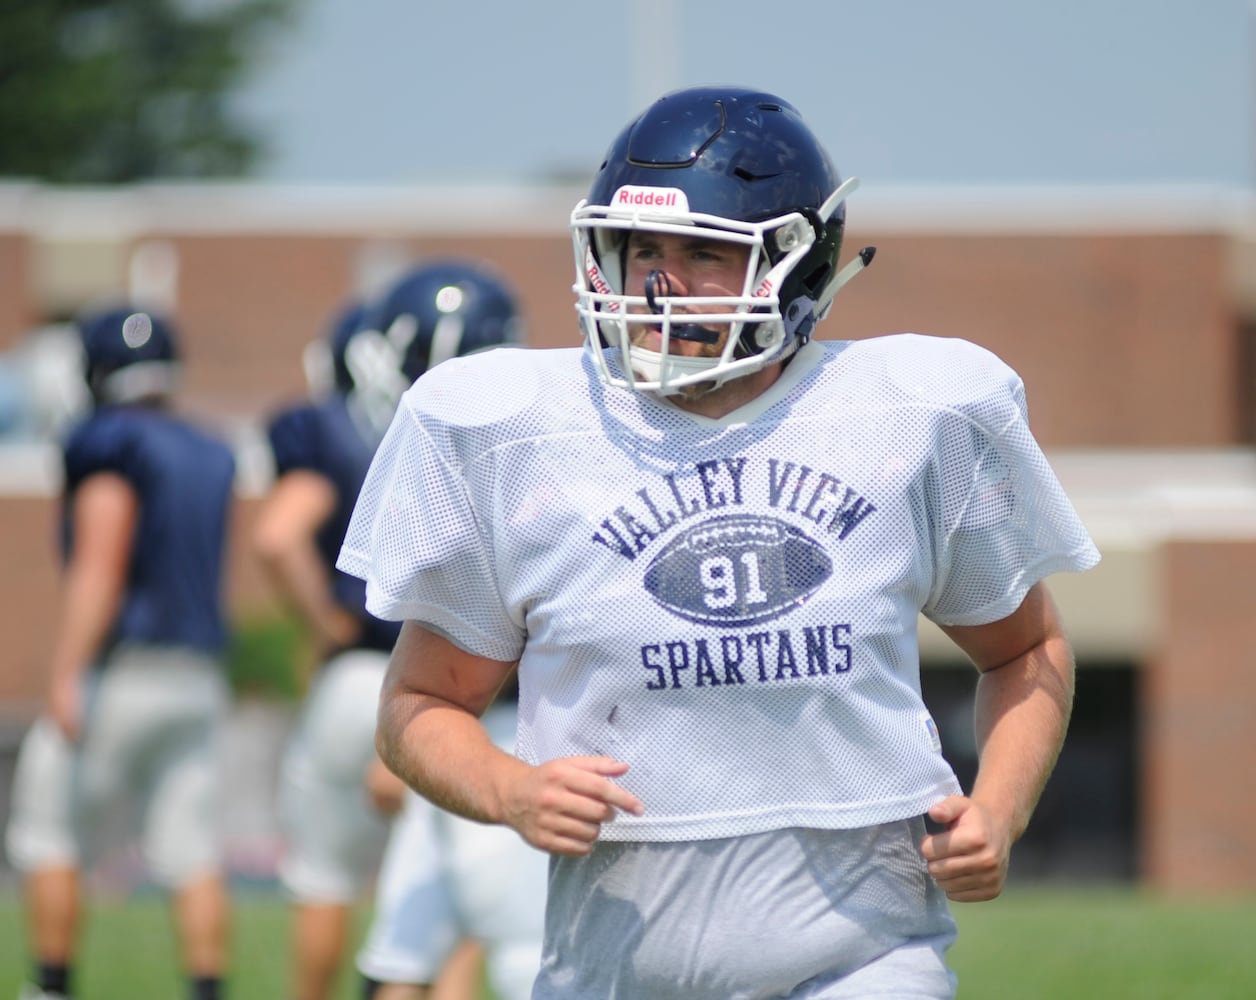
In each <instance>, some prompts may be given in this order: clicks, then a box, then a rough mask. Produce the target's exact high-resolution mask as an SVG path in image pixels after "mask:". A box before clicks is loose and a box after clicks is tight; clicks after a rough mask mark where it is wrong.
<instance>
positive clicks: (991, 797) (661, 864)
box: [340, 87, 1098, 1000]
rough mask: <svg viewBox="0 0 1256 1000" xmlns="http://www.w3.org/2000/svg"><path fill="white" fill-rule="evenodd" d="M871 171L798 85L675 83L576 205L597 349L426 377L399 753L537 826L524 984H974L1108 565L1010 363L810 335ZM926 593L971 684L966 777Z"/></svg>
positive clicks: (418, 411) (497, 360) (391, 590)
mask: <svg viewBox="0 0 1256 1000" xmlns="http://www.w3.org/2000/svg"><path fill="white" fill-rule="evenodd" d="M853 188H854V182H853V181H852V180H848V181H846V182H845V183H843V182H842V181H841V179H840V178H839V176H838V173H837V171H836V170H835V169H834V166H833V164H832V161H831V159H830V157H829V155H828V153H827V152H826V151H825V150H824V148H823V147H822V146H821V144H820V142H819V141H818V139H817V138H816V136H815V135H814V133H813V132H812V131H811V130H810V128H809V127H808V126H807V125H806V123H805V122H804V120H803V118H802V117H801V116H800V114H799V112H798V111H797V110H796V109H795V108H794V107H793V105H791V104H790V103H789V102H787V101H785V100H783V99H781V98H780V97H778V96H775V95H773V94H768V93H764V92H761V91H756V90H753V89H742V88H736V87H699V88H691V89H686V90H681V91H677V92H674V93H670V94H668V95H665V96H664V97H662V98H660V99H659V100H658V101H657V102H655V103H654V104H653V105H651V106H650V107H649V108H647V109H646V110H645V111H644V112H643V113H642V114H640V115H639V116H638V117H636V118H635V119H634V120H633V121H631V122H630V123H629V124H628V125H627V126H626V127H625V128H624V129H623V130H622V131H621V132H620V133H619V135H618V136H617V137H616V138H615V139H614V140H613V142H612V143H611V145H610V148H609V150H608V151H607V153H606V155H605V157H604V158H603V160H602V162H601V166H600V167H599V168H598V169H597V170H596V173H595V177H594V180H593V183H592V187H591V190H590V192H589V195H588V197H587V199H585V200H583V201H582V202H581V203H580V204H579V205H578V206H577V207H576V208H575V210H574V212H573V213H572V216H571V229H572V235H573V246H574V251H575V262H576V275H577V280H576V296H577V312H578V314H579V317H580V321H581V325H582V328H583V331H584V339H585V348H584V351H583V352H581V351H579V350H577V349H574V348H573V349H566V350H562V349H560V350H553V351H537V352H524V351H498V352H494V353H492V354H488V355H485V356H483V357H473V358H465V359H461V360H459V361H457V362H452V363H450V364H449V365H445V366H441V367H440V368H437V369H436V370H435V371H432V372H429V373H428V374H427V375H426V376H424V377H423V378H421V379H420V380H419V381H418V382H417V384H416V385H415V386H414V387H413V388H412V389H411V390H409V391H408V392H407V394H406V395H405V397H404V398H403V400H402V403H401V405H400V407H399V408H398V411H397V414H396V416H395V417H394V420H393V424H392V427H391V428H390V430H389V432H388V434H387V435H386V436H385V438H384V441H383V442H382V444H381V446H380V449H379V451H378V452H377V453H376V457H375V460H374V463H373V464H372V467H371V471H370V473H369V474H368V476H367V479H366V482H365V484H364V486H363V490H362V494H361V498H360V500H359V504H358V507H357V509H356V511H355V512H354V516H353V519H352V521H351V523H350V526H349V533H348V535H347V537H346V540H345V544H344V547H343V548H342V550H341V556H340V566H341V567H342V568H343V569H345V570H346V571H348V572H351V573H354V574H357V575H360V576H362V577H363V578H364V579H366V580H367V589H368V594H369V607H370V608H371V610H372V611H373V612H374V613H376V614H378V615H380V616H382V617H386V618H392V619H397V620H401V621H403V622H404V625H403V627H402V631H401V634H400V636H399V638H398V641H397V647H396V649H395V651H394V653H393V656H392V659H391V663H390V667H389V672H388V675H387V677H386V678H385V681H384V690H383V695H382V700H381V711H380V734H379V745H380V748H381V753H382V755H383V757H384V760H385V761H386V762H387V763H388V765H389V766H390V767H391V768H392V770H393V771H394V772H396V773H397V774H399V775H400V776H402V777H403V778H404V779H405V780H406V782H407V783H408V784H409V785H411V786H412V787H415V788H417V789H419V790H420V791H421V792H422V793H423V794H424V795H426V796H428V797H429V798H430V799H431V800H432V801H434V802H436V803H438V804H440V805H441V806H443V807H445V808H446V809H449V810H452V811H455V812H458V813H460V814H462V815H464V816H467V817H469V818H472V819H475V820H479V821H481V822H486V823H501V824H505V825H507V826H509V827H511V828H513V829H514V830H516V831H517V832H518V833H519V834H520V836H522V837H523V838H524V839H525V840H527V842H528V843H530V844H533V845H534V846H536V847H538V848H541V849H543V850H545V851H548V852H549V853H550V855H551V861H550V875H549V895H548V904H547V909H546V927H545V943H544V955H543V959H542V963H541V970H540V973H539V975H538V977H537V981H536V985H535V990H534V993H533V997H534V998H535V1000H549V998H557V997H571V996H582V997H585V996H587V997H594V996H596V997H646V996H648V997H651V998H655V1000H668V998H675V1000H680V998H684V1000H728V998H730V997H750V996H785V995H789V996H794V997H804V996H805V997H817V998H818V997H821V996H823V997H865V996H872V995H890V994H893V995H894V996H912V997H919V998H926V997H927V998H938V1000H942V998H950V997H953V996H954V993H955V981H954V976H953V974H952V972H951V970H950V969H949V967H948V965H947V961H946V952H947V949H948V948H949V946H950V944H951V942H952V941H953V939H954V936H955V923H954V921H953V919H952V917H951V914H950V911H949V907H948V902H947V901H948V898H949V899H952V900H973V901H976V900H985V899H990V898H992V897H993V896H996V895H998V894H999V892H1000V891H1001V889H1002V887H1003V884H1004V879H1005V876H1006V872H1007V866H1008V858H1009V852H1010V850H1011V847H1012V844H1013V842H1014V841H1015V840H1016V839H1017V837H1018V836H1019V835H1020V834H1021V833H1022V832H1023V831H1024V829H1025V825H1026V824H1027V823H1028V822H1029V818H1030V814H1031V813H1032V811H1033V809H1034V806H1035V804H1036V802H1037V799H1038V797H1039V795H1040V793H1041V790H1042V787H1043V784H1044V782H1045V781H1046V780H1047V776H1048V774H1049V772H1050V771H1051V769H1052V766H1053V764H1054V761H1055V758H1056V755H1057V752H1058V750H1059V748H1060V744H1061V741H1062V740H1063V737H1064V733H1065V728H1066V723H1067V719H1068V715H1069V710H1070V705H1071V695H1072V676H1073V661H1072V653H1071V649H1070V646H1069V643H1068V641H1067V639H1066V637H1065V634H1064V631H1063V627H1062V625H1061V622H1060V620H1059V616H1058V614H1057V612H1056V610H1055V606H1054V605H1053V603H1052V600H1051V597H1050V594H1049V592H1048V590H1047V586H1046V584H1045V582H1044V578H1045V577H1046V576H1047V575H1049V574H1051V573H1054V572H1057V571H1060V570H1070V571H1080V570H1085V569H1087V568H1088V567H1090V566H1092V565H1093V564H1094V563H1095V562H1096V561H1097V560H1098V553H1097V551H1096V550H1095V547H1094V545H1093V543H1092V542H1091V540H1090V538H1089V536H1088V534H1087V532H1086V530H1085V528H1084V527H1083V525H1082V524H1081V522H1080V520H1079V519H1078V517H1077V515H1076V513H1075V511H1074V510H1073V508H1072V505H1071V504H1070V502H1069V500H1068V498H1067V497H1066V496H1065V494H1064V492H1063V490H1062V488H1061V487H1060V484H1059V482H1058V480H1057V479H1056V477H1055V475H1054V473H1053V471H1052V469H1051V467H1050V465H1049V464H1048V462H1047V460H1046V458H1045V457H1044V456H1043V453H1042V451H1041V450H1040V448H1039V447H1038V445H1037V443H1036V441H1035V439H1034V437H1033V435H1032V433H1031V432H1030V429H1029V426H1028V423H1027V417H1026V406H1025V394H1024V386H1023V384H1022V382H1021V380H1020V378H1019V377H1018V376H1017V375H1016V374H1015V373H1014V372H1013V371H1012V370H1010V369H1009V368H1008V367H1007V366H1006V365H1005V364H1004V363H1003V362H1001V361H1000V360H999V359H998V358H996V357H994V356H993V355H991V354H990V353H989V352H987V351H985V350H983V349H981V348H979V347H977V346H975V345H973V344H970V343H967V342H965V341H962V340H959V339H943V338H934V337H928V336H920V335H914V334H903V335H890V336H882V337H871V338H865V339H854V340H845V341H820V340H818V339H816V336H815V334H816V329H817V324H818V323H819V322H820V321H821V320H822V319H823V318H824V317H825V315H826V314H827V313H828V312H829V308H830V305H831V303H832V301H833V298H834V295H835V294H836V292H837V291H838V289H839V288H840V287H842V285H843V284H844V283H845V282H846V281H847V280H849V278H850V277H852V276H853V275H854V274H857V273H858V272H859V271H860V270H861V269H862V268H863V267H865V266H866V265H867V263H868V262H869V261H870V260H871V256H872V254H871V249H868V250H865V251H862V252H861V253H860V254H859V255H858V256H856V257H855V258H853V260H852V261H851V263H850V264H847V265H845V266H844V267H839V254H840V251H841V246H842V239H843V235H844V226H845V218H846V211H845V201H846V198H847V196H848V195H849V193H850V192H851V191H852V190H853ZM922 613H923V614H924V615H925V616H927V617H928V618H930V619H932V620H933V621H934V622H936V623H938V625H940V626H941V628H942V629H943V630H944V631H945V632H946V633H947V634H948V635H949V636H950V638H951V639H953V640H954V641H955V642H956V643H957V645H958V646H959V648H960V649H962V650H963V651H964V652H965V653H966V654H967V655H968V656H969V657H970V658H971V659H972V661H973V662H974V664H975V666H976V668H977V671H978V677H979V679H978V681H977V702H976V720H977V723H976V724H977V730H978V732H977V738H978V745H979V746H980V767H979V772H978V774H977V777H976V779H975V784H974V785H973V787H972V788H971V789H970V790H967V791H965V790H962V789H961V788H960V785H959V783H958V781H957V780H956V777H955V775H954V773H953V771H952V770H951V768H950V766H949V765H948V763H947V761H946V758H945V757H944V756H943V753H942V747H941V746H940V745H939V742H938V736H937V728H936V727H935V726H934V725H933V722H932V720H931V719H930V717H929V713H928V711H927V709H926V707H925V704H924V702H923V700H922V697H921V693H920V680H919V648H918V641H917V626H918V617H919V615H921V614H922ZM516 672H517V677H518V683H519V688H520V696H519V725H518V747H517V756H513V755H510V754H507V753H504V752H503V751H502V750H501V749H500V748H498V747H497V746H496V745H495V744H494V742H493V740H492V738H491V736H490V734H489V733H488V731H487V730H486V728H485V727H484V725H483V724H482V722H481V721H480V718H479V717H480V716H481V714H482V713H483V711H484V709H485V707H486V706H487V705H488V704H489V702H490V700H491V698H492V697H493V694H494V692H495V691H496V690H497V689H498V687H499V686H500V685H501V684H503V683H504V682H505V680H506V679H507V678H508V677H510V676H512V675H515V674H516Z"/></svg>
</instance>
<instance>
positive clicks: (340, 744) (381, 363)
mask: <svg viewBox="0 0 1256 1000" xmlns="http://www.w3.org/2000/svg"><path fill="white" fill-rule="evenodd" d="M514 334H515V320H514V307H513V302H512V301H511V300H510V299H509V298H508V297H507V295H506V293H505V291H504V289H503V288H502V286H501V285H500V284H499V283H498V282H497V280H496V279H495V278H494V277H493V276H491V275H489V274H487V273H486V272H485V271H484V270H483V269H482V268H473V267H471V266H469V265H464V264H462V263H460V262H435V263H431V264H425V265H423V266H421V267H418V268H416V269H414V270H413V271H411V272H409V273H407V275H406V276H405V278H404V279H403V280H402V281H401V282H399V283H398V284H397V285H396V286H395V287H394V288H393V289H391V290H390V291H389V293H388V294H387V295H386V296H385V298H384V301H383V303H382V304H381V306H380V307H379V308H375V309H373V310H370V311H368V310H367V309H366V307H365V306H363V305H362V304H359V303H353V304H350V305H348V306H346V307H345V308H344V310H343V312H342V313H341V315H340V316H339V317H338V318H337V320H336V322H335V323H333V326H332V330H331V331H330V334H329V336H328V337H327V338H326V340H325V343H326V346H327V348H328V351H327V352H326V354H327V355H328V356H329V357H330V362H331V363H330V365H326V364H321V365H320V364H318V363H317V360H316V359H317V357H318V355H317V353H312V354H311V353H308V352H307V358H306V360H307V371H309V372H311V373H314V372H318V371H320V370H326V369H328V368H330V371H331V375H332V377H331V379H330V388H331V391H330V392H327V393H326V394H324V395H322V396H321V397H317V398H313V399H311V400H310V401H309V402H307V403H303V404H301V405H298V406H296V407H293V408H290V409H288V410H285V411H283V412H281V413H280V414H278V415H277V416H276V417H275V418H274V419H273V420H272V421H271V423H270V426H269V438H270V442H271V447H272V451H273V454H274V458H275V467H276V473H277V475H276V479H275V482H274V484H273V487H272V489H271V490H270V492H269V495H268V496H267V498H266V500H265V502H264V504H263V506H262V508H261V510H260V512H259V516H258V519H257V522H256V525H255V535H254V539H255V545H256V549H257V551H258V553H259V555H260V556H261V558H262V560H263V562H264V564H265V565H266V566H267V567H268V569H269V570H270V573H271V575H272V577H273V578H274V580H275V581H276V583H277V584H278V586H279V588H280V589H281V591H282V592H283V593H284V594H285V595H286V596H287V598H288V600H289V602H290V603H291V605H292V606H293V607H294V608H295V609H296V611H297V612H298V613H299V614H300V616H301V618H302V619H304V621H305V622H306V623H307V624H308V626H309V628H310V630H311V634H312V635H313V636H314V638H315V642H316V645H317V647H318V651H319V654H320V655H319V659H320V661H321V665H320V667H319V668H318V670H317V673H316V675H315V677H314V679H313V682H312V685H311V686H310V690H309V692H308V695H307V697H306V699H305V702H304V704H303V707H302V711H301V717H300V719H299V722H298V726H297V729H296V732H295V734H294V736H293V739H292V740H291V742H290V745H289V747H288V749H287V751H286V753H285V757H284V761H283V766H282V772H281V787H280V798H281V814H282V818H283V823H284V830H285V834H286V850H285V854H284V857H283V859H282V862H281V866H280V878H281V882H282V884H283V886H284V887H285V889H286V890H287V892H288V893H289V895H290V896H291V898H292V899H293V901H294V918H295V919H294V934H293V951H294V953H293V969H294V976H293V996H294V997H295V998H297V1000H325V998H327V997H329V996H330V995H331V993H332V991H333V988H334V986H335V982H336V978H337V976H338V973H339V970H340V967H341V964H342V962H343V959H344V956H345V953H346V949H347V947H348V945H349V939H350V934H351V931H352V924H351V917H352V912H353V907H354V905H355V903H356V902H357V901H358V900H360V899H361V898H362V896H363V894H364V892H365V890H366V889H367V887H368V885H369V884H370V882H371V881H372V879H373V878H374V877H375V874H376V871H377V869H378V866H379V863H380V859H381V855H382V853H383V850H384V844H385V840H386V838H387V836H388V827H389V822H388V820H389V818H390V817H391V816H392V815H393V814H394V813H396V812H397V811H398V810H400V808H401V805H402V796H401V792H402V788H403V786H402V785H401V784H400V782H399V781H398V780H397V779H396V778H395V777H393V776H392V775H391V774H390V773H389V772H388V771H387V770H386V769H385V768H383V767H382V766H375V765H376V763H377V762H376V758H375V751H374V738H375V722H376V711H377V707H378V700H379V688H380V681H381V679H382V677H383V673H384V670H385V667H386V665H387V658H388V653H389V651H390V650H391V649H392V646H393V642H394V639H395V637H396V634H397V630H398V626H397V624H396V623H394V622H386V621H381V620H380V619H378V618H375V617H374V616H372V615H371V614H369V613H368V612H367V611H366V598H365V586H364V584H363V583H362V581H361V580H359V579H357V578H355V577H352V576H349V575H347V574H344V573H341V572H339V571H337V570H336V569H335V567H334V562H335V557H336V553H337V552H338V550H339V545H340V542H341V540H342V539H343V536H344V530H345V527H346V525H347V523H348V518H349V514H350V512H351V511H352V509H353V504H354V502H355V500H356V499H357V494H358V489H359V487H360V486H361V482H362V479H363V477H364V476H365V474H366V469H367V465H368V464H369V462H370V459H371V456H372V454H373V452H374V449H375V446H376V445H377V443H378V441H379V438H380V436H381V435H382V434H383V431H384V429H385V428H386V427H387V425H388V422H389V420H390V419H391V417H392V414H393V410H394V409H395V407H396V403H397V400H398V399H399V397H400V395H401V393H402V392H403V391H404V390H405V389H406V388H407V387H408V386H409V385H410V383H411V382H412V381H413V379H414V378H415V377H417V375H418V374H419V373H421V372H422V371H424V370H426V368H428V367H430V366H432V365H434V364H437V363H439V362H440V361H441V360H443V359H444V358H447V357H451V356H455V355H458V354H465V353H468V352H471V351H474V350H478V349H480V348H484V347H488V346H492V345H495V344H497V343H499V342H502V341H503V340H508V339H510V338H512V337H513V336H514ZM315 381H319V380H317V379H316V380H315ZM415 808H418V807H415ZM427 808H430V807H427ZM409 811H414V809H411V810H409ZM418 811H422V809H419V810H418ZM412 846H413V847H414V848H415V849H416V850H417V851H418V852H419V853H420V854H421V855H422V856H425V857H427V856H430V855H432V854H433V853H434V848H433V847H432V846H431V845H429V844H427V843H426V842H421V843H418V844H414V845H412ZM457 938H458V935H454V939H453V941H451V942H449V943H448V946H447V947H445V948H444V950H443V952H442V956H441V957H442V961H441V962H437V963H434V964H431V965H428V966H425V967H424V968H423V970H422V974H423V979H422V980H421V984H422V985H423V986H425V987H426V986H427V985H429V984H431V983H433V982H434V981H435V980H436V979H437V977H438V974H440V978H441V984H440V985H441V989H442V990H443V991H444V993H443V994H442V995H444V996H447V997H451V998H454V997H466V998H470V997H473V996H474V995H475V983H476V981H477V980H478V971H479V965H478V962H477V961H474V960H466V959H464V960H462V961H458V962H456V963H454V964H453V965H452V966H450V967H449V968H447V969H446V971H445V972H444V973H441V969H442V966H444V964H445V963H444V961H443V959H444V958H445V957H447V955H448V953H449V952H451V951H452V950H453V944H454V943H455V942H456V940H457ZM475 958H476V956H475V955H472V956H471V959H475Z"/></svg>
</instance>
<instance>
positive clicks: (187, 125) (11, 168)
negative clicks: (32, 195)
mask: <svg viewBox="0 0 1256 1000" xmlns="http://www.w3.org/2000/svg"><path fill="white" fill-rule="evenodd" d="M291 9H292V0H0V176H19V177H29V178H33V179H38V180H45V181H52V182H62V183H75V184H111V183H125V182H128V181H138V180H144V179H149V178H158V177H163V178H188V177H230V176H240V175H242V174H245V173H247V172H248V170H249V168H250V166H251V165H252V164H253V163H254V162H255V161H256V159H257V158H258V156H259V155H260V153H261V152H262V146H261V142H260V140H259V139H258V138H257V137H256V136H255V135H252V134H251V133H250V132H249V131H248V130H247V128H246V127H244V126H243V125H242V124H240V123H238V122H235V121H233V120H232V119H231V117H230V115H229V112H228V105H227V97H228V95H229V92H230V90H231V88H232V87H233V86H234V85H235V84H236V83H238V82H239V80H240V79H241V78H242V76H243V74H244V73H245V72H246V71H247V69H248V65H249V60H250V57H251V55H252V54H253V51H254V49H255V45H256V43H257V42H258V41H259V40H260V39H261V37H262V36H263V34H264V32H265V31H266V30H268V29H270V28H273V27H277V26H279V25H280V24H282V23H284V22H285V21H286V20H287V18H288V15H289V14H290V12H291Z"/></svg>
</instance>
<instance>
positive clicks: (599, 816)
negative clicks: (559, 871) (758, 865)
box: [377, 622, 643, 854]
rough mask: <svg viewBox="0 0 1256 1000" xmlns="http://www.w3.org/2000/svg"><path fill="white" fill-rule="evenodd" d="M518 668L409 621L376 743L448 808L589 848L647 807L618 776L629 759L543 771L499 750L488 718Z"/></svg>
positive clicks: (561, 848)
mask: <svg viewBox="0 0 1256 1000" xmlns="http://www.w3.org/2000/svg"><path fill="white" fill-rule="evenodd" d="M514 667H515V665H514V664H513V663H506V662H502V661H499V660H491V659H487V658H485V657H481V656H476V655H474V654H472V653H469V652H467V651H466V650H463V649H461V648H459V647H458V646H456V645H455V644H454V643H452V642H450V641H449V640H448V639H446V638H445V637H444V636H441V635H439V634H438V633H436V632H433V631H431V630H430V629H427V628H424V627H423V626H422V625H419V624H417V623H415V622H407V623H406V624H405V625H404V626H403V628H402V630H401V635H400V636H399V638H398V640H397V645H396V648H395V649H394V650H393V655H392V658H391V660H390V661H389V666H388V673H387V675H386V676H385V678H384V685H383V690H382V691H381V694H380V714H379V731H378V736H377V749H378V750H379V754H380V756H381V757H382V758H383V760H384V762H385V763H386V764H387V765H388V766H389V767H390V768H391V769H392V770H393V771H394V772H395V773H396V774H398V775H399V776H400V777H401V778H402V779H403V780H404V781H405V782H406V783H407V784H408V785H410V786H411V787H412V788H414V789H415V790H417V791H418V792H419V793H420V794H422V795H424V796H426V797H427V798H429V799H431V800H432V801H433V802H435V803H436V804H437V805H438V806H440V807H441V808H443V809H447V810H449V811H451V812H456V813H459V814H460V815H463V816H467V817H469V818H471V819H475V820H479V821H481V822H486V823H504V824H506V825H508V826H510V827H512V828H514V829H515V830H516V831H517V832H518V833H519V835H520V836H522V837H523V838H524V839H525V840H526V841H527V842H528V843H530V844H532V845H533V846H534V847H537V848H539V849H540V850H544V851H550V852H552V853H556V854H586V853H588V851H589V849H590V847H591V845H592V844H593V842H594V841H595V840H596V839H597V836H598V833H599V832H600V830H601V824H602V823H604V822H606V821H608V820H609V819H611V818H612V817H613V816H614V815H615V812H616V810H620V809H622V810H626V811H628V812H632V813H638V814H639V813H640V812H641V811H642V808H643V807H642V804H641V802H640V801H639V800H638V799H637V798H636V796H634V795H632V794H631V793H629V792H627V791H625V790H624V789H622V788H620V787H619V786H618V785H616V784H615V782H614V781H613V780H612V779H613V778H616V777H618V776H620V775H622V774H625V773H626V772H627V770H628V765H627V764H624V763H622V762H620V761H616V760H613V759H611V758H609V757H568V758H564V759H562V760H554V761H549V762H547V763H545V764H542V765H540V766H539V767H534V766H532V765H529V764H525V763H524V762H523V761H521V760H519V759H518V758H517V757H514V756H512V755H510V754H508V753H505V752H504V751H502V750H499V749H498V748H497V747H496V746H494V745H493V743H492V741H491V740H490V739H489V736H488V733H487V732H486V731H485V729H484V727H483V726H482V725H481V724H480V721H479V717H480V715H481V714H482V713H483V712H484V710H485V709H486V708H487V707H488V706H489V704H490V703H491V702H492V700H493V698H494V696H495V695H496V694H497V691H498V690H499V689H500V688H501V686H502V684H503V683H505V681H506V679H507V677H509V675H510V673H511V671H513V670H514Z"/></svg>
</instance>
